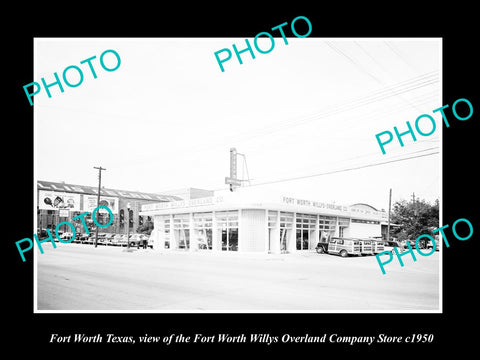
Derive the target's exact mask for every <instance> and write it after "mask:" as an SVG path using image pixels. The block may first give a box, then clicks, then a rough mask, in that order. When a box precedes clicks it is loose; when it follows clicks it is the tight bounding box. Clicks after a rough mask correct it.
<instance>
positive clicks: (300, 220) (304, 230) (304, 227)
mask: <svg viewBox="0 0 480 360" xmlns="http://www.w3.org/2000/svg"><path fill="white" fill-rule="evenodd" d="M316 221H317V216H316V215H307V214H297V229H296V230H297V233H296V235H297V236H296V237H297V250H308V248H309V246H308V244H309V239H310V233H312V232H313V231H314V230H315V223H316Z"/></svg>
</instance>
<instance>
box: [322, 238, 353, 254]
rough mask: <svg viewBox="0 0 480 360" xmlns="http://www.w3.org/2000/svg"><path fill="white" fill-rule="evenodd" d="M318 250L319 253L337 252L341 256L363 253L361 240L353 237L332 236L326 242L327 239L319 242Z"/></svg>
mask: <svg viewBox="0 0 480 360" xmlns="http://www.w3.org/2000/svg"><path fill="white" fill-rule="evenodd" d="M316 250H317V252H318V253H320V254H321V253H323V252H326V253H329V254H337V255H340V256H341V257H347V256H349V255H361V252H360V240H358V239H352V238H341V237H332V238H330V240H329V241H328V243H325V241H322V242H318V244H317V247H316Z"/></svg>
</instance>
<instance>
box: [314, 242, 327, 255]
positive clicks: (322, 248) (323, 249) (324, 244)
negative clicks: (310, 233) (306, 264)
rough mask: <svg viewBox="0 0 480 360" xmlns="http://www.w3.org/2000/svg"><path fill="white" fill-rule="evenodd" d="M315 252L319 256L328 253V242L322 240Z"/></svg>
mask: <svg viewBox="0 0 480 360" xmlns="http://www.w3.org/2000/svg"><path fill="white" fill-rule="evenodd" d="M315 250H316V251H317V253H319V254H323V253H328V241H327V240H326V239H322V240H320V241H319V242H318V244H317V246H316V247H315Z"/></svg>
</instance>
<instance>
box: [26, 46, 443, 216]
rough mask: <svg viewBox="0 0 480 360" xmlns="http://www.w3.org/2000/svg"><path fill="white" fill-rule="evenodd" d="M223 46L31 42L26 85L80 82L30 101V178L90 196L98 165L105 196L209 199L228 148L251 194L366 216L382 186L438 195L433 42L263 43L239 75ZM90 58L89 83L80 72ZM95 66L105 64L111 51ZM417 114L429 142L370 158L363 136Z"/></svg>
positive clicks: (402, 126)
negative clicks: (359, 209) (195, 192)
mask: <svg viewBox="0 0 480 360" xmlns="http://www.w3.org/2000/svg"><path fill="white" fill-rule="evenodd" d="M249 41H250V43H251V44H253V39H249ZM232 44H236V46H237V48H238V49H243V48H245V46H246V45H245V39H243V38H85V39H82V38H74V39H72V38H58V39H54V38H36V39H35V59H34V64H35V65H34V79H32V81H36V82H39V83H40V81H41V78H45V81H46V82H47V83H51V82H53V81H54V75H53V73H54V72H57V74H58V75H59V77H60V78H61V76H62V73H63V70H64V69H65V68H66V67H67V66H70V65H76V66H78V67H80V68H81V69H82V71H83V75H84V80H83V82H82V83H81V84H80V85H79V86H78V87H75V88H73V87H68V86H66V85H65V84H63V86H64V92H63V93H61V92H60V90H59V88H58V86H53V87H51V88H50V91H51V94H52V97H51V98H48V96H47V94H46V92H45V89H43V88H42V90H41V92H40V93H39V94H38V95H35V97H34V103H35V105H34V129H35V165H36V168H35V175H36V179H38V180H47V181H65V182H66V183H71V184H82V185H91V186H96V185H97V184H98V179H97V174H98V171H97V170H95V169H94V168H93V167H94V166H102V167H104V168H106V169H107V170H106V171H104V172H103V173H102V185H104V186H105V187H107V188H114V189H122V190H138V191H144V192H156V193H162V191H167V190H172V189H179V188H186V187H195V188H205V189H211V190H220V189H226V188H227V185H225V181H224V180H225V177H226V176H228V175H229V156H230V154H229V150H230V148H232V147H235V148H236V149H237V151H238V152H239V153H241V154H244V157H239V159H238V174H239V176H240V177H242V178H243V179H246V178H247V169H248V175H249V178H250V186H251V187H252V189H253V188H255V189H256V190H257V191H260V192H262V191H265V192H273V193H278V194H281V195H288V196H293V197H297V198H303V199H310V200H318V201H325V202H335V203H338V204H344V205H350V204H354V203H359V202H360V203H368V204H370V205H372V206H374V207H376V208H378V209H387V208H388V193H389V189H390V188H391V189H392V201H397V200H401V199H407V200H410V199H411V197H412V194H413V193H415V197H416V198H420V199H425V200H427V201H429V202H431V203H433V202H434V200H435V199H437V198H439V197H440V188H441V187H440V186H441V178H442V176H441V133H442V121H441V117H440V116H441V115H439V114H438V113H436V114H433V112H432V111H433V110H434V109H437V108H439V107H440V106H442V105H443V104H442V103H441V88H442V82H441V80H442V79H441V73H442V71H441V70H442V63H441V59H442V56H441V51H442V48H441V45H442V44H441V39H438V38H407V39H402V38H393V39H391V38H378V39H377V38H368V39H363V38H350V39H347V38H331V39H328V38H308V37H307V38H288V45H286V44H285V43H284V42H283V40H282V38H275V46H274V48H273V50H272V51H271V52H270V53H268V54H260V53H259V52H258V51H256V49H255V48H253V51H254V54H255V59H252V57H251V55H250V54H249V53H248V52H245V53H243V54H242V60H243V64H239V62H238V60H237V59H236V57H235V54H233V56H232V58H231V59H230V60H229V61H227V62H225V63H223V66H224V68H225V71H224V72H222V71H221V70H220V67H219V65H218V64H217V61H216V59H215V55H214V53H215V52H216V51H218V50H221V49H224V48H229V49H230V51H232V53H233V50H232ZM252 46H253V45H252ZM259 46H260V48H262V49H267V48H268V47H269V46H270V43H269V40H268V38H264V39H261V41H259ZM109 49H113V50H115V51H116V52H117V53H118V54H119V56H120V58H121V64H120V67H119V68H118V69H117V70H115V71H111V72H107V71H105V70H103V69H102V67H101V66H100V63H99V58H100V55H101V54H102V53H103V52H104V51H105V50H109ZM94 55H95V56H96V59H94V60H92V65H93V66H94V68H95V71H96V74H97V78H96V79H94V78H93V76H92V74H91V72H90V70H89V68H88V65H87V64H83V65H82V64H80V62H81V61H83V60H85V59H87V58H90V57H92V56H94ZM222 56H223V55H222ZM104 59H105V64H106V66H108V67H113V66H115V64H116V61H115V58H114V56H113V55H112V54H111V53H109V54H106V55H105V58H104ZM68 75H69V77H68V78H69V79H70V81H71V82H72V83H75V82H76V80H78V78H75V76H76V75H75V71H69V73H68ZM422 114H429V115H431V116H432V117H433V118H434V119H435V120H436V123H437V128H436V131H435V132H434V133H433V134H432V135H430V136H425V137H423V136H419V135H418V133H417V134H416V136H417V141H413V140H412V139H411V137H409V135H406V136H404V137H403V138H402V139H403V140H404V143H405V146H404V147H401V146H400V144H399V143H398V141H397V140H396V139H394V141H392V143H390V144H388V145H386V147H385V149H386V154H385V155H384V154H382V152H381V150H380V147H379V145H378V143H377V141H376V138H375V135H376V134H378V133H380V132H382V131H387V130H388V131H391V132H392V133H393V127H394V126H397V127H398V129H399V131H406V130H407V126H406V121H409V122H410V123H411V124H412V126H414V124H415V120H416V119H417V117H418V116H420V115H422ZM423 121H424V122H421V123H419V124H420V127H421V129H423V131H424V132H428V131H429V130H430V129H431V126H432V125H431V124H429V123H428V121H425V119H424V120H423ZM429 154H430V155H429ZM406 158H410V159H407V160H402V159H406ZM243 159H246V166H245V164H244V162H243ZM379 163H384V164H381V165H376V164H379ZM345 170H348V171H345ZM292 179H293V180H292Z"/></svg>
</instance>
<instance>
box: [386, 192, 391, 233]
mask: <svg viewBox="0 0 480 360" xmlns="http://www.w3.org/2000/svg"><path fill="white" fill-rule="evenodd" d="M391 208H392V189H390V195H389V196H388V225H387V241H389V240H390V209H391Z"/></svg>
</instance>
